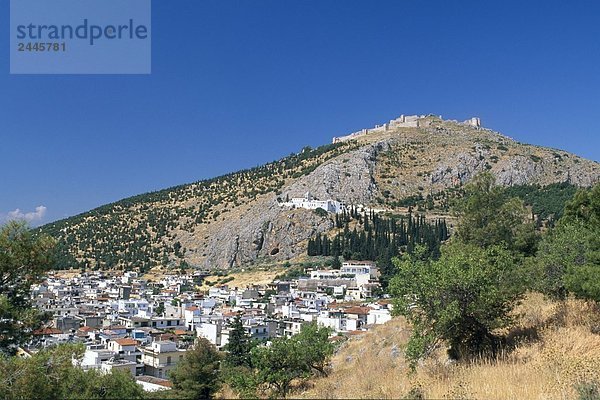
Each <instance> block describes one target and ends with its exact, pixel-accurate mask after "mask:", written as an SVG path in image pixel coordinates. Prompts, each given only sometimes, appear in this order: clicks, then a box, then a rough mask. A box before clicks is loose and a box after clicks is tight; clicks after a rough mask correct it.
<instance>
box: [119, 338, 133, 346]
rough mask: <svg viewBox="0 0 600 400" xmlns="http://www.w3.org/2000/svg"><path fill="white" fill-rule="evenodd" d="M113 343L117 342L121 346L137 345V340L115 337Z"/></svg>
mask: <svg viewBox="0 0 600 400" xmlns="http://www.w3.org/2000/svg"><path fill="white" fill-rule="evenodd" d="M115 343H117V344H119V345H121V346H137V344H138V342H137V340H134V339H130V338H124V339H115Z"/></svg>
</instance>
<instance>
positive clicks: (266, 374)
mask: <svg viewBox="0 0 600 400" xmlns="http://www.w3.org/2000/svg"><path fill="white" fill-rule="evenodd" d="M329 333H330V330H329V329H328V328H322V327H321V328H320V327H318V326H317V325H316V324H308V325H305V326H303V327H302V330H301V332H300V333H299V334H297V335H295V336H292V337H290V338H277V339H274V340H273V341H272V342H271V343H270V344H269V345H261V346H257V347H255V348H254V349H252V352H251V353H252V355H251V364H252V368H247V367H246V368H244V369H237V370H234V372H236V371H237V373H238V375H237V376H235V375H233V376H232V377H231V378H232V379H235V380H236V381H235V382H236V384H237V386H234V389H236V390H237V391H238V392H239V393H240V395H241V396H243V397H256V393H257V392H262V393H263V394H269V395H270V396H276V397H285V396H286V395H287V394H288V393H289V392H290V390H291V387H292V382H293V381H294V380H296V379H306V378H309V377H310V376H312V375H313V374H315V373H319V374H326V369H325V363H326V361H327V359H328V358H329V357H331V355H332V354H333V344H332V343H331V342H329V340H328V338H329Z"/></svg>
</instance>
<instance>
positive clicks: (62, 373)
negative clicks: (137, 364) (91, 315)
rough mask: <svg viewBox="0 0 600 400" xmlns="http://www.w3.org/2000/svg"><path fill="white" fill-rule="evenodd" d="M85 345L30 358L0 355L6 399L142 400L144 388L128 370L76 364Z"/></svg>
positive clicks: (0, 387)
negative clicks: (103, 371)
mask: <svg viewBox="0 0 600 400" xmlns="http://www.w3.org/2000/svg"><path fill="white" fill-rule="evenodd" d="M83 350H84V348H83V346H77V345H61V346H58V347H55V348H52V349H43V350H41V351H40V352H38V353H36V354H35V355H33V357H31V358H18V357H6V358H0V393H2V397H3V398H5V399H48V400H53V399H142V398H143V396H144V391H143V389H142V387H141V386H139V385H138V384H137V383H136V382H135V381H134V380H133V378H132V376H131V375H129V374H128V373H127V372H123V371H113V372H111V373H108V374H104V373H102V372H100V371H97V370H90V371H84V370H82V369H80V368H79V367H76V366H74V365H73V362H72V360H73V359H80V358H81V356H82V355H83Z"/></svg>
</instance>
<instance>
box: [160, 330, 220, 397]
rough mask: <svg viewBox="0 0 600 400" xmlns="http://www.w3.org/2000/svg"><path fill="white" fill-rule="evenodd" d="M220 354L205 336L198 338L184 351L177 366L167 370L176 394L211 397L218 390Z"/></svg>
mask: <svg viewBox="0 0 600 400" xmlns="http://www.w3.org/2000/svg"><path fill="white" fill-rule="evenodd" d="M220 362H221V354H220V353H219V351H218V350H217V348H216V347H215V346H214V345H213V344H212V343H210V342H209V341H208V340H207V339H205V338H198V339H197V342H196V345H195V346H194V348H192V349H191V350H188V351H187V352H186V353H185V356H184V358H183V360H182V361H180V362H179V364H177V367H176V368H175V369H174V370H172V371H171V372H169V378H170V379H171V381H172V382H173V389H174V391H175V392H177V393H176V395H181V396H182V397H184V398H186V399H208V398H212V397H213V396H214V394H215V393H216V392H217V391H218V390H219V388H220V386H221V383H220V380H219V366H220Z"/></svg>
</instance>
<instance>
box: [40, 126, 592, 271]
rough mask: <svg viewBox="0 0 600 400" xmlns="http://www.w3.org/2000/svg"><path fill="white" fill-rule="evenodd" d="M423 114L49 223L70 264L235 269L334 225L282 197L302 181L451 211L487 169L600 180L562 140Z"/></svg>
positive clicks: (372, 200) (392, 205)
mask: <svg viewBox="0 0 600 400" xmlns="http://www.w3.org/2000/svg"><path fill="white" fill-rule="evenodd" d="M417 121H418V122H416V123H415V125H418V126H398V125H395V126H394V125H388V124H386V125H385V129H379V128H378V129H374V130H363V132H362V133H361V134H358V135H355V136H353V137H352V138H350V140H343V141H339V142H337V143H334V144H331V145H326V146H322V147H319V148H317V149H311V148H305V149H303V150H302V151H300V152H299V153H298V154H293V155H291V156H289V157H286V158H283V159H281V160H279V161H275V162H272V163H269V164H266V165H264V166H261V167H257V168H253V169H249V170H244V171H239V172H236V173H232V174H228V175H225V176H221V177H218V178H214V179H210V180H205V181H199V182H195V183H191V184H187V185H181V186H177V187H173V188H169V189H165V190H162V191H159V192H154V193H147V194H143V195H139V196H135V197H131V198H128V199H124V200H121V201H118V202H116V203H113V204H108V205H105V206H102V207H100V208H97V209H95V210H92V211H89V212H87V213H84V214H81V215H77V216H75V217H72V218H68V219H65V220H61V221H57V222H54V223H51V224H48V225H46V226H44V227H42V228H41V230H42V231H43V232H46V233H49V234H51V235H53V236H55V237H56V238H58V239H59V243H60V251H61V254H62V258H61V264H62V265H61V266H63V267H68V266H75V265H80V266H81V265H85V266H89V267H96V266H100V267H126V268H129V267H142V268H144V269H147V268H149V267H152V266H155V265H165V266H178V265H180V264H181V263H185V264H189V265H192V266H198V267H205V268H230V267H234V266H243V265H247V264H250V263H255V262H281V261H283V260H288V259H294V258H296V257H298V256H301V255H305V254H306V246H307V241H308V239H309V238H312V237H314V236H315V235H316V234H318V233H327V232H328V231H330V230H331V229H333V228H334V219H333V218H332V216H331V215H328V216H327V215H326V216H324V215H322V214H321V213H316V212H314V211H311V210H306V209H300V208H296V209H290V208H289V207H283V206H281V203H282V202H284V201H285V200H286V199H287V198H292V197H301V196H302V195H303V194H304V193H305V192H311V193H312V194H313V195H314V197H316V198H317V199H320V200H327V199H333V200H338V201H341V202H344V203H345V204H347V205H354V206H359V205H360V206H363V207H370V208H372V209H378V210H386V211H390V212H405V211H406V207H407V206H410V205H412V206H418V207H419V209H422V210H423V211H424V212H427V213H430V214H435V215H444V213H446V212H447V211H448V199H449V198H450V197H452V195H453V193H455V192H456V191H459V190H460V187H461V186H462V185H463V184H465V183H466V182H468V181H469V180H470V179H471V178H472V177H473V176H475V175H476V174H478V173H480V172H482V171H491V172H492V173H493V174H494V175H495V176H496V177H497V181H498V183H500V184H502V185H507V186H510V185H539V186H545V185H549V184H552V183H560V182H566V183H569V184H572V185H576V186H590V185H592V184H594V183H595V182H597V181H598V180H600V164H598V163H597V162H594V161H589V160H585V159H582V158H580V157H577V156H575V155H573V154H570V153H567V152H565V151H561V150H555V149H549V148H544V147H538V146H533V145H527V144H522V143H518V142H516V141H514V140H512V139H510V138H508V137H506V136H503V135H501V134H499V133H497V132H494V131H491V130H488V129H482V128H480V127H478V126H472V124H466V123H458V122H456V121H444V120H442V119H441V118H439V117H435V116H423V117H419V118H417Z"/></svg>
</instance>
